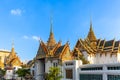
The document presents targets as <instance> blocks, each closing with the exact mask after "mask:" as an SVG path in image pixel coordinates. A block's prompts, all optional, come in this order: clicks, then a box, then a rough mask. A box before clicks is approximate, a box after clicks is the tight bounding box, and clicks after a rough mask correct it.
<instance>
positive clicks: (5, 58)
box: [0, 47, 22, 69]
mask: <svg viewBox="0 0 120 80" xmlns="http://www.w3.org/2000/svg"><path fill="white" fill-rule="evenodd" d="M21 65H22V62H21V61H20V58H19V57H18V56H17V54H16V52H15V49H14V47H12V49H11V51H7V50H0V68H1V69H6V68H8V67H12V68H14V69H17V68H19V67H21Z"/></svg>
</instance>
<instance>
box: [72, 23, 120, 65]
mask: <svg viewBox="0 0 120 80" xmlns="http://www.w3.org/2000/svg"><path fill="white" fill-rule="evenodd" d="M80 54H81V55H84V57H85V58H86V59H87V60H88V61H89V62H90V64H105V63H119V62H120V41H116V40H115V39H113V40H105V39H97V38H96V36H95V34H94V31H93V29H92V23H90V30H89V33H88V35H87V37H86V38H85V39H84V40H83V39H79V40H78V41H77V43H76V45H75V48H74V50H73V55H74V57H79V55H80Z"/></svg>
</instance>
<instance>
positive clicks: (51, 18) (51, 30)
mask: <svg viewBox="0 0 120 80" xmlns="http://www.w3.org/2000/svg"><path fill="white" fill-rule="evenodd" d="M52 27H53V16H52V12H51V15H50V33H52V32H53V29H52Z"/></svg>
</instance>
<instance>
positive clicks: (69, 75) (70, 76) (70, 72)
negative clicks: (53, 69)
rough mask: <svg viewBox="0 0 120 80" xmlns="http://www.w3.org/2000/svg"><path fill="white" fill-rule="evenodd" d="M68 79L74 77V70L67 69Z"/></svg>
mask: <svg viewBox="0 0 120 80" xmlns="http://www.w3.org/2000/svg"><path fill="white" fill-rule="evenodd" d="M66 79H73V70H72V69H66Z"/></svg>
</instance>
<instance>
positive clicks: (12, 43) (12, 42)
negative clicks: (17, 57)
mask: <svg viewBox="0 0 120 80" xmlns="http://www.w3.org/2000/svg"><path fill="white" fill-rule="evenodd" d="M13 52H15V51H14V41H13V42H12V50H11V53H13Z"/></svg>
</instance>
